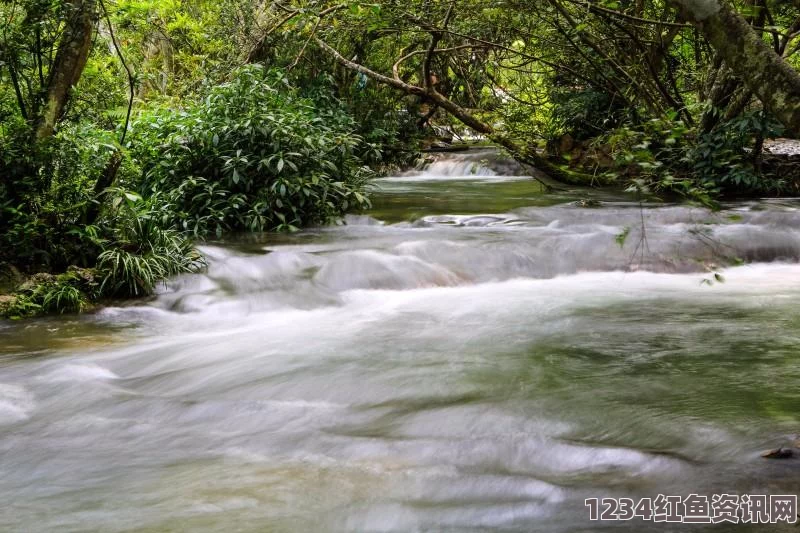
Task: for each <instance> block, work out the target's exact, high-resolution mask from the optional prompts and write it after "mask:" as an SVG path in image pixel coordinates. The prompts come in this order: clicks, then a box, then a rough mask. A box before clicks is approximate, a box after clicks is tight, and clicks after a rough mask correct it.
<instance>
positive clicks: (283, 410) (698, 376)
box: [0, 152, 800, 533]
mask: <svg viewBox="0 0 800 533" xmlns="http://www.w3.org/2000/svg"><path fill="white" fill-rule="evenodd" d="M487 158H489V159H496V157H495V156H494V155H493V154H492V153H491V152H477V153H469V154H460V155H458V154H456V155H449V156H447V157H444V158H443V159H441V160H440V161H438V162H436V163H434V164H433V165H431V166H430V167H428V169H427V170H425V171H420V172H411V173H408V174H406V175H403V176H398V177H393V178H385V179H382V180H378V181H376V189H377V190H376V193H375V195H374V197H373V198H374V203H375V206H374V208H373V210H372V211H371V212H369V213H366V214H365V215H361V216H350V217H348V218H347V220H346V222H347V223H346V224H345V225H340V226H333V227H327V228H320V229H312V230H308V231H303V232H299V233H296V234H292V235H258V236H246V237H241V238H231V239H228V240H225V241H221V242H215V243H211V244H206V245H203V246H201V250H202V251H203V252H204V253H205V254H206V256H207V258H208V260H209V268H208V272H207V273H205V274H202V275H192V276H185V277H182V278H179V279H175V280H172V281H171V282H170V283H169V284H168V286H167V287H165V288H164V289H163V290H162V291H161V293H160V294H159V295H158V296H157V297H155V298H153V299H151V300H149V301H145V302H141V301H140V302H136V303H134V304H127V305H124V306H120V307H108V308H105V309H103V310H101V311H100V312H98V313H95V314H91V315H85V316H80V317H55V318H47V319H42V320H34V321H27V322H18V323H0V432H2V433H1V435H2V438H0V461H1V463H0V466H1V467H2V468H1V469H0V501H2V502H3V505H2V508H0V530H1V531H26V532H27V531H31V532H38V531H59V532H62V531H67V532H71V531H104V532H105V531H109V532H116V531H119V532H122V531H143V532H161V531H221V532H230V531H246V532H265V531H268V532H303V531H308V532H318V531H319V532H322V531H391V532H405V531H452V532H457V531H458V532H460V531H520V532H522V531H525V532H548V533H549V532H555V533H562V532H563V533H574V532H581V531H596V530H602V531H617V530H619V531H629V532H638V531H650V530H653V531H674V530H681V531H683V530H685V529H687V528H689V529H692V528H691V527H689V526H681V525H680V524H678V525H677V526H675V525H670V524H656V523H652V522H644V521H642V520H639V519H636V520H631V521H628V522H609V523H598V522H590V521H589V511H588V508H586V507H585V506H584V499H586V498H592V497H598V498H603V497H628V498H633V499H636V500H638V499H639V498H643V497H651V498H655V497H656V496H657V495H658V494H665V495H669V494H674V495H682V496H686V495H687V494H690V493H698V494H701V495H708V496H709V497H710V496H711V495H712V494H719V493H730V494H798V493H800V460H797V459H788V460H768V459H764V458H762V457H761V455H760V454H761V452H762V451H764V450H765V449H769V448H776V447H778V446H792V442H793V441H794V440H796V439H797V435H796V434H797V433H799V432H800V415H798V410H799V409H800V387H798V383H800V350H799V348H800V305H798V303H800V265H798V263H797V261H798V258H800V213H799V212H798V211H797V209H798V207H800V203H798V202H795V201H791V200H783V201H762V202H748V203H739V204H731V205H729V206H727V208H726V209H724V210H722V211H719V212H710V211H708V210H704V209H700V208H696V207H687V206H681V205H656V204H641V203H639V202H637V201H636V199H635V198H629V197H625V196H624V195H611V194H609V193H590V192H587V191H579V190H569V191H558V192H554V193H553V192H551V193H545V192H543V191H542V189H541V188H540V186H539V185H538V184H537V182H535V181H533V180H531V179H530V178H526V177H515V176H511V175H506V174H513V173H515V172H517V171H516V170H515V169H514V168H513V165H509V164H506V163H503V162H501V161H493V162H490V163H491V164H489V163H483V162H482V160H483V159H487ZM492 169H494V170H492ZM498 172H499V173H502V174H503V175H498ZM738 263H741V266H725V265H730V264H738ZM798 452H800V450H798ZM795 455H797V452H796V453H795ZM697 528H699V529H704V528H709V529H712V530H714V531H728V530H730V531H741V532H744V531H764V530H767V528H769V530H770V531H797V528H794V527H792V526H781V525H775V526H743V525H738V526H734V525H731V524H728V525H725V524H721V525H716V526H714V525H712V526H696V527H695V529H697Z"/></svg>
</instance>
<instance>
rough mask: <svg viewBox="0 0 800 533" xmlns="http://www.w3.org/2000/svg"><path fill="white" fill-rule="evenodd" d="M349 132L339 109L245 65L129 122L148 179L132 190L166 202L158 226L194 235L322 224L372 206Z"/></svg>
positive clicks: (357, 140) (355, 139) (366, 173)
mask: <svg viewBox="0 0 800 533" xmlns="http://www.w3.org/2000/svg"><path fill="white" fill-rule="evenodd" d="M354 129H355V125H354V123H353V120H352V119H351V118H350V117H349V116H348V115H347V114H346V113H344V112H343V111H342V110H341V109H337V108H336V107H334V106H329V107H319V106H315V105H314V102H313V101H312V100H310V99H308V98H304V97H302V96H300V95H299V94H298V93H297V91H296V90H295V89H293V88H291V87H289V86H288V84H287V83H286V81H285V80H284V79H283V78H282V77H281V76H280V75H278V74H276V73H275V72H269V71H266V70H264V69H263V68H261V67H257V66H250V67H247V68H244V69H242V70H240V71H238V72H237V73H236V75H235V77H234V78H233V80H232V81H231V82H230V83H228V84H225V85H222V86H218V87H215V88H213V89H212V90H211V92H210V94H209V95H208V96H207V97H206V98H205V99H204V100H203V101H202V102H200V103H197V104H194V105H191V106H189V107H188V108H186V109H185V110H184V111H183V112H180V113H174V112H171V111H170V112H166V111H165V112H153V113H151V114H149V115H148V116H146V117H143V118H142V119H140V120H139V121H138V122H137V123H136V124H135V127H134V133H135V140H134V142H133V145H134V146H135V147H137V148H135V149H134V154H135V155H136V157H137V158H138V159H139V160H140V161H141V162H142V165H143V169H144V176H143V179H142V180H141V181H140V182H139V183H133V184H131V185H132V187H130V188H135V189H136V190H137V191H138V192H139V193H140V194H141V195H142V197H144V198H148V197H150V196H153V195H158V196H159V197H160V198H161V199H162V200H165V201H166V202H167V203H168V204H169V205H170V209H168V210H165V212H166V215H167V216H168V217H169V218H170V220H169V221H164V222H166V223H165V224H164V226H167V227H168V226H173V227H176V228H179V229H181V230H184V231H188V232H191V233H193V234H194V235H198V236H204V235H208V234H217V235H219V234H221V233H222V232H224V231H231V230H248V231H264V230H294V229H296V228H299V227H301V226H307V225H313V224H324V223H327V222H329V221H330V220H332V219H335V218H336V217H338V216H340V215H342V214H343V213H344V212H345V211H347V210H349V209H360V208H364V207H367V206H368V205H369V201H368V199H367V197H366V194H365V185H366V183H367V180H368V178H369V177H371V175H372V174H371V171H370V170H369V169H368V168H367V167H366V166H364V164H363V162H362V160H361V159H360V158H359V157H358V156H357V152H358V150H359V149H361V148H363V144H364V143H363V140H362V138H361V137H359V136H358V135H355V134H354V133H353V131H354Z"/></svg>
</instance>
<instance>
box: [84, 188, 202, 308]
mask: <svg viewBox="0 0 800 533" xmlns="http://www.w3.org/2000/svg"><path fill="white" fill-rule="evenodd" d="M109 194H110V195H113V200H112V202H111V205H112V212H111V213H110V214H109V215H107V221H108V223H109V224H110V226H111V227H112V228H113V229H112V239H111V240H110V242H108V243H107V244H106V246H105V249H104V250H103V251H102V253H100V255H99V256H98V258H97V269H98V271H99V272H100V274H101V277H102V282H101V284H100V288H99V292H100V293H102V294H104V295H107V296H143V295H148V294H151V293H152V292H153V291H154V290H155V287H156V285H157V284H158V283H159V282H162V281H164V280H166V279H167V278H168V277H170V276H175V275H177V274H182V273H187V272H196V271H198V270H200V269H201V268H203V266H204V265H205V262H204V260H203V258H202V256H201V255H200V254H199V253H198V252H197V251H196V250H195V249H194V248H193V246H192V243H191V241H189V240H188V239H187V238H186V237H185V236H184V235H183V234H182V233H181V232H179V231H178V230H176V229H174V228H169V227H167V228H165V227H164V226H163V224H162V223H163V222H164V218H165V217H164V216H163V210H164V209H168V206H167V205H165V204H163V203H161V202H160V198H159V197H158V196H154V197H151V198H150V199H148V200H144V199H143V198H142V197H141V196H139V195H138V194H135V193H132V192H129V191H125V190H122V189H112V190H110V191H109ZM166 218H167V219H168V218H169V217H168V216H167V217H166Z"/></svg>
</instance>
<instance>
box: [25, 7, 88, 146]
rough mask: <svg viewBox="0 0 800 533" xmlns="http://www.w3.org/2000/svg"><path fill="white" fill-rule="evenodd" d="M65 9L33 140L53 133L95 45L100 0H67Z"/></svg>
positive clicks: (36, 140) (35, 140) (44, 137)
mask: <svg viewBox="0 0 800 533" xmlns="http://www.w3.org/2000/svg"><path fill="white" fill-rule="evenodd" d="M65 9H66V10H67V20H66V22H65V24H64V30H63V34H62V37H61V41H60V42H59V44H58V51H57V52H56V57H55V61H54V62H53V67H52V68H51V69H50V73H49V75H48V77H47V84H46V89H45V97H44V106H43V107H42V111H41V113H40V114H39V116H38V117H36V118H35V122H34V130H33V135H34V138H33V140H34V142H38V141H41V140H42V139H46V138H47V137H50V136H51V135H52V134H53V131H54V129H55V126H56V123H57V122H58V120H59V118H60V117H61V115H62V113H63V112H64V108H65V107H66V105H67V101H68V100H69V93H70V90H71V89H72V87H73V86H74V85H75V84H76V83H78V80H79V79H80V77H81V74H82V73H83V69H84V67H85V66H86V60H87V59H88V58H89V51H90V49H91V47H92V34H93V33H94V28H95V25H96V24H97V20H98V11H97V0H68V1H67V2H66V5H65Z"/></svg>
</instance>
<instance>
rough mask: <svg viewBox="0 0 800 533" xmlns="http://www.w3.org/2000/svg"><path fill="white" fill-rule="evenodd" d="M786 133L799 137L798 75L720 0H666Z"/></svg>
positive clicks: (799, 94)
mask: <svg viewBox="0 0 800 533" xmlns="http://www.w3.org/2000/svg"><path fill="white" fill-rule="evenodd" d="M669 3H670V4H671V5H673V6H674V7H676V8H678V9H679V10H680V12H681V14H682V15H683V17H684V18H685V19H686V20H688V21H689V22H691V23H692V24H693V25H695V26H696V27H697V28H698V29H699V30H700V31H701V32H702V34H703V35H704V36H705V38H706V39H707V40H708V42H709V43H710V44H711V46H713V47H714V49H715V50H716V52H717V53H718V54H719V55H720V56H721V57H722V58H723V59H724V60H725V63H726V64H727V66H728V68H730V69H731V71H733V73H734V74H735V75H736V76H738V77H739V78H741V79H742V80H743V81H744V83H745V84H746V85H747V87H748V88H749V89H750V90H751V91H753V94H755V95H756V96H757V97H758V99H759V100H761V102H762V104H763V105H764V108H765V109H766V110H767V111H768V112H769V113H771V114H772V115H773V116H775V117H776V118H777V119H778V120H779V121H780V122H781V123H782V124H783V125H784V126H785V127H786V129H787V130H788V131H789V132H791V133H794V134H800V74H798V72H797V71H796V70H794V69H793V68H792V67H791V66H790V65H789V64H788V63H787V62H786V61H785V60H784V59H783V58H782V57H780V56H779V55H778V54H776V53H775V51H774V50H772V49H771V48H770V47H769V46H768V45H767V44H766V43H765V42H764V41H763V40H762V39H761V38H760V37H759V36H758V34H757V33H756V32H755V31H754V30H753V28H751V27H750V26H749V25H748V24H747V21H746V20H745V19H744V18H742V17H741V16H740V15H739V14H738V13H736V12H735V11H734V10H733V9H732V8H731V7H730V6H728V5H727V4H726V3H724V2H721V1H720V0H669Z"/></svg>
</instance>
